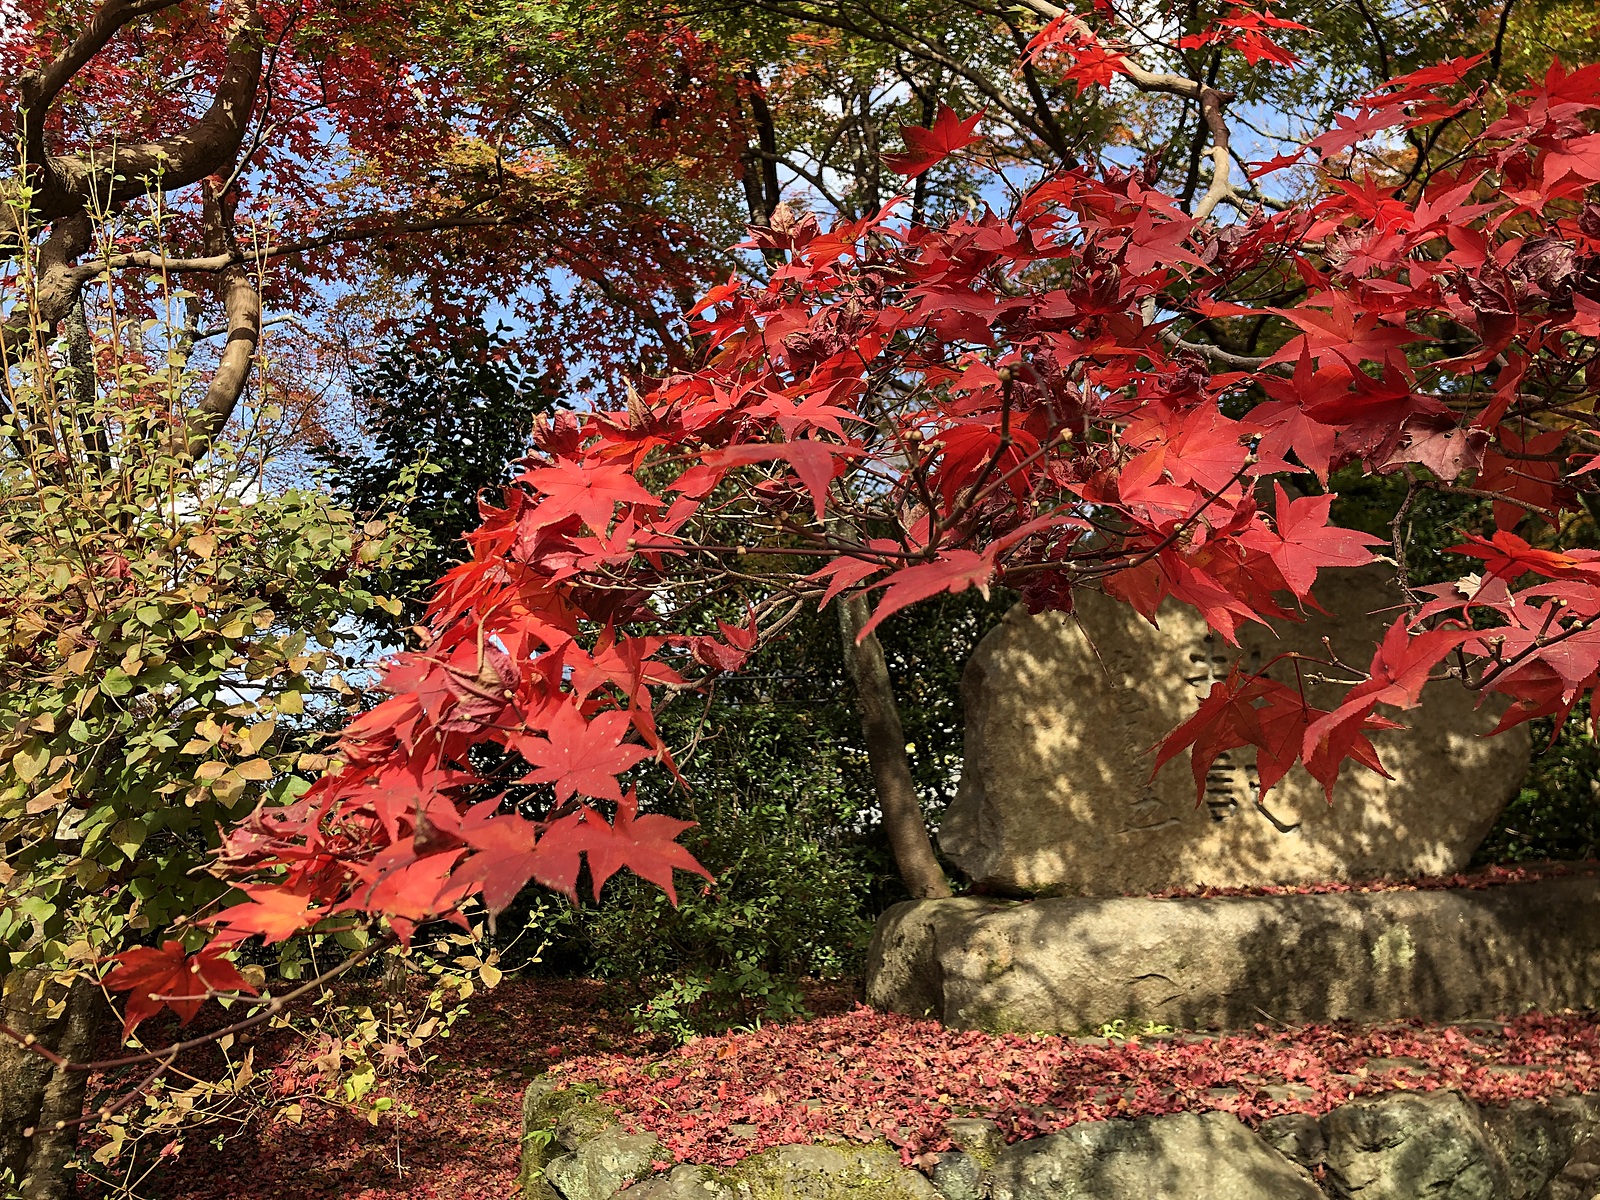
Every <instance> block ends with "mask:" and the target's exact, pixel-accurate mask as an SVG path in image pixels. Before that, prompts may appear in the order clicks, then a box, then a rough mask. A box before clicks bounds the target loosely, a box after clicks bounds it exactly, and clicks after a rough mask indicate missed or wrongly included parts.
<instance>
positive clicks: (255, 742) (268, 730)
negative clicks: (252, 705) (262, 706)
mask: <svg viewBox="0 0 1600 1200" xmlns="http://www.w3.org/2000/svg"><path fill="white" fill-rule="evenodd" d="M276 729H277V724H276V723H275V722H272V721H258V722H257V723H256V724H254V725H252V726H250V728H249V729H246V730H245V731H244V732H243V733H241V734H240V735H239V744H240V745H241V746H243V747H244V748H245V749H246V750H248V751H249V752H250V753H251V754H260V753H261V747H263V746H265V745H266V744H267V741H268V740H269V739H270V738H271V737H272V734H273V732H274V731H275V730H276Z"/></svg>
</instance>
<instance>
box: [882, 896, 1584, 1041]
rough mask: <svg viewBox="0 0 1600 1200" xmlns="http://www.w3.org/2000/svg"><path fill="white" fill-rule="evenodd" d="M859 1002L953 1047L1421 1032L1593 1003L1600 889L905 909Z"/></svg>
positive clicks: (898, 911) (982, 903)
mask: <svg viewBox="0 0 1600 1200" xmlns="http://www.w3.org/2000/svg"><path fill="white" fill-rule="evenodd" d="M867 998H868V1000H869V1001H870V1002H871V1003H873V1004H875V1005H877V1006H879V1007H881V1008H887V1009H890V1010H892V1011H895V1012H905V1013H915V1014H917V1015H924V1014H931V1015H933V1016H935V1017H938V1018H939V1019H940V1020H942V1021H944V1022H945V1023H946V1024H948V1025H951V1026H954V1027H956V1028H963V1029H973V1028H979V1029H991V1030H1038V1031H1044V1030H1053V1031H1059V1032H1066V1033H1072V1032H1079V1031H1082V1030H1087V1029H1093V1028H1095V1027H1097V1026H1099V1025H1102V1024H1105V1023H1106V1022H1109V1021H1113V1020H1116V1019H1117V1018H1123V1019H1125V1020H1127V1021H1129V1022H1130V1023H1131V1022H1145V1021H1154V1022H1159V1023H1161V1024H1166V1025H1175V1026H1179V1027H1184V1028H1191V1029H1193V1028H1201V1029H1206V1028H1211V1029H1228V1028H1248V1027H1249V1026H1251V1025H1254V1024H1255V1023H1256V1022H1257V1021H1260V1020H1263V1019H1266V1018H1268V1017H1270V1018H1271V1019H1275V1020H1279V1021H1286V1022H1289V1023H1291V1024H1299V1023H1303V1022H1310V1021H1330V1020H1338V1019H1349V1020H1353V1021H1387V1020H1395V1019H1399V1018H1403V1017H1422V1018H1424V1019H1427V1020H1434V1021H1450V1020H1462V1019H1467V1018H1473V1017H1494V1016H1496V1015H1499V1014H1503V1013H1514V1012H1520V1011H1524V1010H1527V1009H1540V1010H1557V1009H1562V1008H1586V1007H1590V1006H1592V1005H1593V1004H1594V1003H1595V1001H1596V999H1597V998H1600V879H1597V878H1595V877H1594V876H1588V875H1585V876H1572V877H1567V878H1562V879H1550V880H1541V881H1537V882H1532V883H1521V884H1508V885H1505V886H1501V887H1492V888H1483V889H1466V888H1461V889H1450V890H1437V891H1389V892H1371V893H1335V894H1329V895H1291V896H1240V897H1222V898H1214V899H1184V900H1151V899H1142V898H1127V897H1123V898H1117V899H1104V900H1096V899H1065V898H1061V899H1045V900H1033V901H1027V902H1019V901H1003V900H989V899H976V898H957V899H951V900H922V901H908V902H906V903H902V904H898V905H896V906H895V907H893V908H891V909H890V910H889V911H888V912H887V913H885V914H884V916H883V917H882V918H880V919H879V922H878V928H877V932H876V933H875V935H874V937H873V942H872V948H871V950H870V952H869V954H868V961H867Z"/></svg>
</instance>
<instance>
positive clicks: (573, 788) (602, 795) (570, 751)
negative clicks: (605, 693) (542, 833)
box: [509, 704, 650, 804]
mask: <svg viewBox="0 0 1600 1200" xmlns="http://www.w3.org/2000/svg"><path fill="white" fill-rule="evenodd" d="M632 722H633V718H632V716H631V715H630V714H629V713H628V712H626V711H623V710H618V709H613V710H611V711H609V712H603V713H600V714H599V715H598V716H596V717H595V718H594V720H592V721H587V720H585V719H584V716H583V712H582V711H581V710H580V709H579V707H578V706H577V705H576V704H564V705H562V706H561V708H560V709H558V710H557V711H556V714H555V717H554V718H553V719H552V720H551V722H550V727H549V729H548V730H547V731H546V733H547V734H548V736H546V737H538V736H536V735H533V734H514V735H513V736H512V737H511V739H510V743H509V744H510V747H511V749H513V750H515V751H516V752H517V753H518V754H520V755H522V757H523V758H525V759H527V760H528V762H529V763H530V764H532V766H533V770H531V771H529V772H528V773H527V774H526V775H524V776H523V777H522V780H521V782H523V783H548V784H551V785H552V786H554V788H555V792H556V803H557V804H560V803H561V802H562V801H564V800H566V799H567V798H568V797H570V796H571V795H572V794H573V793H574V792H581V793H582V794H583V795H585V796H594V797H596V798H597V799H601V800H621V799H622V788H621V785H620V784H618V783H617V776H618V775H620V774H622V772H624V771H626V770H627V769H628V768H629V767H632V766H636V765H637V764H639V763H641V762H643V761H644V760H645V759H647V758H649V757H650V751H649V750H648V749H647V748H646V747H644V746H641V745H638V744H637V743H634V742H624V741H623V740H622V738H623V735H624V734H626V733H627V732H628V727H629V725H631V724H632Z"/></svg>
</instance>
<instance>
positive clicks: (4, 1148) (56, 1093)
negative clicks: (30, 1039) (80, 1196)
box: [0, 970, 100, 1200]
mask: <svg viewBox="0 0 1600 1200" xmlns="http://www.w3.org/2000/svg"><path fill="white" fill-rule="evenodd" d="M41 983H42V984H43V985H44V987H43V991H42V992H41V991H40V985H41ZM57 1005H59V1011H58V1012H54V1013H52V1009H53V1008H55V1007H56V1006H57ZM0 1011H3V1012H4V1014H5V1023H6V1024H7V1025H9V1026H11V1028H13V1029H15V1030H16V1031H17V1032H19V1033H22V1034H30V1033H31V1034H33V1035H34V1037H36V1038H37V1039H38V1040H39V1042H40V1043H41V1044H42V1045H45V1046H48V1047H49V1048H50V1049H52V1050H54V1051H55V1052H56V1053H57V1054H59V1055H60V1056H61V1057H63V1058H65V1059H68V1060H69V1061H77V1062H83V1061H86V1060H88V1058H89V1057H90V1055H91V1053H92V1052H93V1049H94V1036H95V1030H96V1027H97V1026H98V1024H99V1017H100V996H99V993H98V991H97V990H96V988H95V986H94V984H93V982H92V981H91V980H89V979H88V978H87V977H85V976H80V977H79V978H78V979H76V980H75V981H74V982H73V984H72V985H71V987H70V988H66V987H63V986H62V985H61V984H59V983H55V982H53V981H50V975H49V972H44V971H31V970H22V971H13V972H11V974H9V975H7V976H6V977H5V983H4V998H3V1001H0ZM87 1082H88V1073H87V1072H85V1071H64V1070H62V1069H61V1068H59V1067H57V1066H56V1065H55V1064H53V1063H51V1062H50V1061H49V1060H48V1059H46V1058H44V1057H42V1056H40V1055H39V1054H36V1053H34V1052H33V1051H31V1050H28V1049H26V1048H25V1047H23V1046H19V1045H18V1044H17V1043H16V1042H14V1041H12V1040H11V1039H10V1038H0V1187H3V1188H6V1189H8V1190H6V1192H5V1194H6V1195H8V1196H12V1195H15V1196H21V1197H22V1198H23V1200H62V1198H63V1197H67V1196H70V1195H71V1194H72V1175H71V1172H69V1171H68V1170H67V1169H66V1165H67V1163H68V1161H69V1160H70V1159H71V1158H72V1154H73V1151H74V1150H75V1149H76V1148H77V1144H78V1127H77V1126H76V1125H71V1124H68V1125H66V1126H65V1127H64V1128H60V1129H58V1128H56V1126H57V1123H58V1122H70V1121H73V1120H75V1119H76V1118H78V1117H80V1116H82V1115H83V1096H84V1086H85V1085H86V1084H87ZM30 1130H31V1131H33V1132H32V1133H31V1136H30V1135H29V1133H28V1131H30Z"/></svg>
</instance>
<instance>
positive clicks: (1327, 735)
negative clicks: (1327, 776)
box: [1301, 616, 1477, 762]
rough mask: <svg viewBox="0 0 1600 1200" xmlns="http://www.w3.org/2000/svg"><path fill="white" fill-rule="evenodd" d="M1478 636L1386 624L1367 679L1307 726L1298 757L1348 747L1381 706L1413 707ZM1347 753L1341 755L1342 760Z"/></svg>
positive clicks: (1469, 632)
mask: <svg viewBox="0 0 1600 1200" xmlns="http://www.w3.org/2000/svg"><path fill="white" fill-rule="evenodd" d="M1475 636H1477V634H1476V633H1475V631H1473V630H1471V629H1430V630H1427V631H1425V632H1422V633H1417V634H1413V633H1412V632H1411V630H1410V628H1409V625H1408V622H1407V618H1406V617H1405V616H1401V617H1400V618H1398V619H1397V620H1396V621H1395V622H1394V624H1392V625H1390V626H1389V629H1388V632H1386V633H1385V634H1384V635H1383V641H1382V643H1380V644H1379V646H1378V648H1377V650H1376V651H1375V652H1374V653H1373V656H1372V665H1371V666H1370V667H1369V668H1368V670H1367V674H1368V678H1367V679H1365V680H1363V681H1362V682H1360V683H1358V684H1357V685H1356V686H1355V687H1353V688H1351V689H1350V691H1349V692H1348V693H1347V694H1346V696H1345V698H1344V702H1343V703H1341V704H1340V705H1339V707H1338V708H1336V709H1334V710H1333V711H1332V712H1329V713H1324V714H1323V715H1322V716H1320V717H1318V718H1317V719H1316V720H1314V721H1313V722H1311V724H1310V725H1308V726H1307V727H1306V733H1305V741H1304V743H1303V745H1302V749H1301V757H1302V758H1304V759H1306V760H1307V761H1308V762H1309V761H1310V760H1311V759H1312V758H1315V757H1318V756H1320V755H1325V754H1327V753H1328V751H1329V748H1330V747H1340V748H1345V749H1347V748H1348V747H1349V746H1351V745H1353V744H1354V739H1355V736H1356V735H1357V734H1358V733H1359V732H1360V730H1361V729H1362V728H1364V727H1365V722H1366V720H1367V718H1368V717H1369V716H1370V715H1371V714H1372V712H1373V710H1374V709H1375V708H1376V707H1377V706H1378V705H1379V704H1388V705H1392V706H1393V707H1395V708H1415V707H1416V704H1417V701H1418V699H1419V698H1420V697H1421V695H1422V689H1423V688H1424V687H1426V686H1427V683H1428V679H1429V676H1430V675H1431V674H1432V672H1433V668H1434V667H1435V666H1437V665H1438V663H1439V662H1440V660H1441V659H1443V658H1444V656H1445V655H1446V654H1448V653H1450V651H1452V650H1454V649H1455V648H1456V647H1457V646H1459V645H1461V644H1462V643H1463V642H1465V641H1468V640H1469V639H1471V638H1473V637H1475ZM1344 756H1345V755H1344V753H1343V752H1341V753H1340V754H1339V757H1340V758H1343V757H1344Z"/></svg>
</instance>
